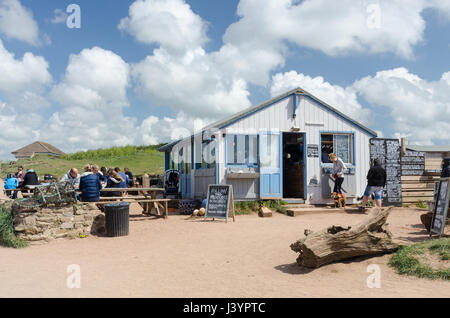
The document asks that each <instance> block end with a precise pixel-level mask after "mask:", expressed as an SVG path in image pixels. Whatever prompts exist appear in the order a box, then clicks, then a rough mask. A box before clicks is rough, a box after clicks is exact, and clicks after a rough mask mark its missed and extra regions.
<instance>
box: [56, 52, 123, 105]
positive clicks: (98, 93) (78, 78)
mask: <svg viewBox="0 0 450 318" xmlns="http://www.w3.org/2000/svg"><path fill="white" fill-rule="evenodd" d="M129 80H130V68H129V65H128V64H127V63H125V61H124V60H123V59H122V58H121V57H120V56H118V55H117V54H115V53H113V52H111V51H107V50H104V49H102V48H99V47H94V48H92V49H84V50H83V51H81V53H80V54H72V55H71V56H70V58H69V65H68V66H67V69H66V74H65V78H64V80H63V81H62V83H60V84H58V85H56V86H55V87H54V88H53V90H52V93H51V95H52V97H53V99H54V100H55V101H57V102H59V103H60V104H61V105H63V106H81V107H85V108H89V109H98V110H105V111H106V110H114V109H111V107H113V108H117V107H118V108H120V107H124V106H128V100H127V97H126V89H127V87H128V86H129Z"/></svg>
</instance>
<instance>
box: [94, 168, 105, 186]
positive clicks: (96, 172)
mask: <svg viewBox="0 0 450 318" xmlns="http://www.w3.org/2000/svg"><path fill="white" fill-rule="evenodd" d="M92 173H93V174H95V175H97V177H98V179H99V180H100V182H101V183H102V185H103V184H105V185H106V177H105V176H104V175H103V173H102V172H101V171H100V169H99V168H98V166H97V165H93V166H92Z"/></svg>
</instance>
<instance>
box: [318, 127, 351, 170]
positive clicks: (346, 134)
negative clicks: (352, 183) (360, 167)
mask: <svg viewBox="0 0 450 318" xmlns="http://www.w3.org/2000/svg"><path fill="white" fill-rule="evenodd" d="M322 135H332V136H333V148H334V136H335V135H345V136H349V137H350V138H351V139H352V140H350V141H349V146H350V147H351V149H350V150H349V156H350V158H351V159H352V161H353V162H351V163H350V162H344V163H345V165H346V166H347V167H356V138H355V132H354V131H319V164H320V167H326V168H328V167H333V163H327V162H322ZM333 151H335V149H333Z"/></svg>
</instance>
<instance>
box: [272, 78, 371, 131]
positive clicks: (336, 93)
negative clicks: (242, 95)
mask: <svg viewBox="0 0 450 318" xmlns="http://www.w3.org/2000/svg"><path fill="white" fill-rule="evenodd" d="M297 87H301V88H303V89H304V90H306V91H307V92H309V93H311V94H313V95H314V96H316V97H317V98H319V99H321V100H323V101H324V102H326V103H328V104H330V105H331V106H332V107H334V108H336V109H338V110H339V111H341V112H342V113H344V114H346V115H348V116H350V117H352V118H354V119H356V120H358V121H360V122H362V123H365V124H367V123H368V119H369V110H368V109H367V108H364V107H363V106H362V105H361V104H360V103H359V102H358V96H357V94H356V91H355V90H354V89H353V87H341V86H339V85H332V84H330V83H329V82H327V81H325V80H324V78H323V77H321V76H317V77H314V78H312V77H310V76H308V75H304V74H297V72H295V71H290V72H286V73H278V74H275V75H274V76H273V77H272V84H271V88H270V94H271V95H272V97H275V96H277V95H280V94H282V93H284V92H286V91H289V90H291V89H294V88H297Z"/></svg>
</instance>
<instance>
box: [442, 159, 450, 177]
mask: <svg viewBox="0 0 450 318" xmlns="http://www.w3.org/2000/svg"><path fill="white" fill-rule="evenodd" d="M441 178H450V158H444V163H443V165H442V172H441Z"/></svg>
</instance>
